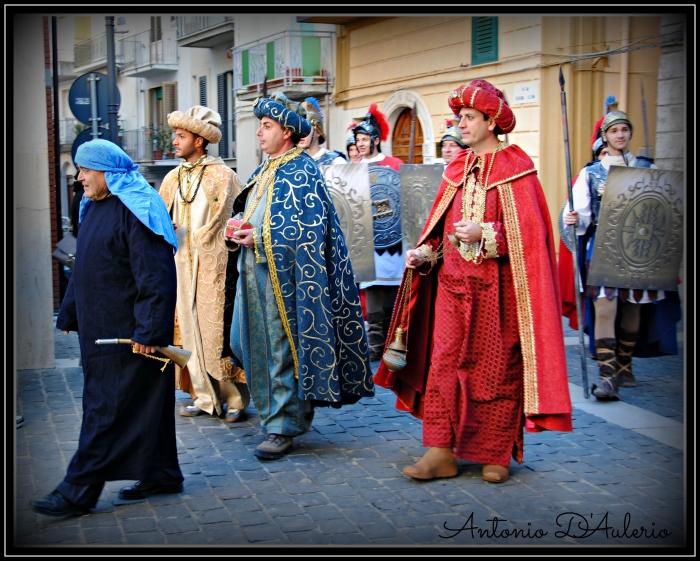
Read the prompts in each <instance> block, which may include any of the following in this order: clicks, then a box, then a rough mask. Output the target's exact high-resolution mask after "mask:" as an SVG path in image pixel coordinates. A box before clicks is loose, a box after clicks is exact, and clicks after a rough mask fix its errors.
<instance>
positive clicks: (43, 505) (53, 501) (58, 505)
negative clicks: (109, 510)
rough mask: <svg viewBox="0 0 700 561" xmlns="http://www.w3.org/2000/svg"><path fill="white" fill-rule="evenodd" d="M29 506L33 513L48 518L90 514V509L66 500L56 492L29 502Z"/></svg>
mask: <svg viewBox="0 0 700 561" xmlns="http://www.w3.org/2000/svg"><path fill="white" fill-rule="evenodd" d="M29 506H30V507H31V509H32V510H33V511H34V512H38V513H39V514H47V515H48V516H65V515H67V514H70V515H73V516H84V515H85V514H90V509H89V508H85V507H82V506H78V505H77V504H75V503H73V502H71V501H69V500H68V499H66V498H65V497H64V496H63V495H61V493H59V492H58V490H54V491H51V492H50V493H49V494H48V495H46V496H45V497H44V498H43V499H34V500H33V501H29Z"/></svg>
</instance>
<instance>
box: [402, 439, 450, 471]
mask: <svg viewBox="0 0 700 561" xmlns="http://www.w3.org/2000/svg"><path fill="white" fill-rule="evenodd" d="M458 471H459V470H458V469H457V461H456V460H455V457H454V456H453V455H452V448H436V447H434V446H433V447H431V448H429V449H428V451H427V452H426V453H425V454H424V455H423V457H422V458H421V459H420V460H418V462H417V463H415V464H414V465H412V466H408V467H407V468H404V470H403V473H404V475H408V476H409V477H413V478H414V479H435V478H436V477H454V476H455V475H457V473H458Z"/></svg>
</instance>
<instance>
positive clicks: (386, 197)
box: [369, 166, 401, 249]
mask: <svg viewBox="0 0 700 561" xmlns="http://www.w3.org/2000/svg"><path fill="white" fill-rule="evenodd" d="M369 189H370V193H371V195H372V217H373V219H374V247H376V248H377V249H386V248H387V247H391V246H392V245H395V244H397V243H399V242H400V241H401V176H400V175H399V172H398V171H396V170H394V169H392V168H390V167H387V166H370V167H369Z"/></svg>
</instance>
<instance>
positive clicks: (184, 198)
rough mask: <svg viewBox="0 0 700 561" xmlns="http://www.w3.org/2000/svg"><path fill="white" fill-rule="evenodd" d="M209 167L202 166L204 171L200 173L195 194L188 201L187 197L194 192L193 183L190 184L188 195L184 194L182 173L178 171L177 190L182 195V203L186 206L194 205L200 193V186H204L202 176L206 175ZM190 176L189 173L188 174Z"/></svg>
mask: <svg viewBox="0 0 700 561" xmlns="http://www.w3.org/2000/svg"><path fill="white" fill-rule="evenodd" d="M206 167H207V166H202V171H201V172H199V179H198V181H197V186H196V187H195V190H194V193H193V194H192V198H191V199H190V200H189V201H188V200H187V196H188V195H189V194H190V191H191V190H192V185H193V184H192V183H190V186H189V187H188V188H187V193H186V194H185V195H183V194H182V185H181V184H180V172H181V170H178V172H177V190H178V192H179V193H180V202H181V203H182V204H183V205H184V206H186V205H189V204H191V203H192V201H194V198H195V197H196V196H197V191H199V186H200V185H201V184H202V176H203V175H204V170H205V169H206ZM187 174H188V175H189V171H188V172H187Z"/></svg>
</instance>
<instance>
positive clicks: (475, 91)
mask: <svg viewBox="0 0 700 561" xmlns="http://www.w3.org/2000/svg"><path fill="white" fill-rule="evenodd" d="M480 89H481V88H476V89H475V90H474V93H472V98H471V100H470V101H469V107H474V99H476V94H477V93H479V90H480Z"/></svg>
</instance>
